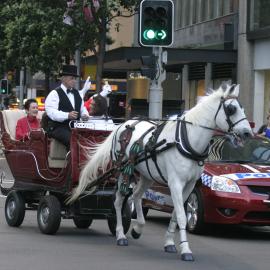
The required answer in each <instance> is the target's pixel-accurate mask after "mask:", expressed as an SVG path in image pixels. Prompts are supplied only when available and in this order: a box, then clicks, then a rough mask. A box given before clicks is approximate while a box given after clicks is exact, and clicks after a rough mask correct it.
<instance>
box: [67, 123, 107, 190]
mask: <svg viewBox="0 0 270 270" xmlns="http://www.w3.org/2000/svg"><path fill="white" fill-rule="evenodd" d="M110 133H111V131H104V130H92V129H82V128H74V129H72V135H71V164H72V180H73V185H76V184H77V183H78V181H79V175H80V171H81V169H82V167H83V166H84V165H85V163H86V162H87V159H88V157H87V156H88V154H89V153H90V151H91V147H93V146H95V145H96V144H97V143H100V142H103V141H104V140H105V139H106V137H107V136H109V134H110Z"/></svg>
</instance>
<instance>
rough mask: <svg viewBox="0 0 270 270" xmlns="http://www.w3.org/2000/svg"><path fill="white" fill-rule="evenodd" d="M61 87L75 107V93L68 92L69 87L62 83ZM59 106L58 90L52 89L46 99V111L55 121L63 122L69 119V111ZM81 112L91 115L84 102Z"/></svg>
mask: <svg viewBox="0 0 270 270" xmlns="http://www.w3.org/2000/svg"><path fill="white" fill-rule="evenodd" d="M61 88H62V89H63V90H64V92H65V94H66V95H67V97H68V99H69V100H70V103H71V105H72V107H73V108H74V105H75V98H74V94H72V93H67V88H66V87H65V86H64V85H63V84H61ZM58 106H59V95H58V93H57V92H56V90H52V91H51V92H50V93H49V95H48V96H47V98H46V100H45V111H46V113H47V114H48V116H49V117H50V118H51V119H52V120H53V121H57V122H63V121H65V120H67V119H68V112H63V111H60V110H58ZM74 110H75V108H74ZM80 113H81V115H84V114H86V115H88V116H89V114H88V112H87V109H86V108H85V107H84V103H83V102H82V104H81V109H80Z"/></svg>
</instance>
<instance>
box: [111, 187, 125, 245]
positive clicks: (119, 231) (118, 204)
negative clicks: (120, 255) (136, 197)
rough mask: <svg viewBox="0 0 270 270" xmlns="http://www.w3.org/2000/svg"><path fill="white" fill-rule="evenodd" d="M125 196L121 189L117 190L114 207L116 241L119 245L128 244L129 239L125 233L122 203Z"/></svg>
mask: <svg viewBox="0 0 270 270" xmlns="http://www.w3.org/2000/svg"><path fill="white" fill-rule="evenodd" d="M123 201H124V197H123V196H122V195H121V193H120V192H119V190H117V192H116V196H115V201H114V208H115V212H116V241H117V245H118V246H128V239H127V237H126V236H125V234H124V229H123V224H122V205H123Z"/></svg>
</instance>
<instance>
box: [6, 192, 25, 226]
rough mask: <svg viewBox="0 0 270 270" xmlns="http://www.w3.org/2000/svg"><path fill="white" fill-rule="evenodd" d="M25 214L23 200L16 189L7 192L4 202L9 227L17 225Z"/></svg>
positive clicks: (21, 221)
mask: <svg viewBox="0 0 270 270" xmlns="http://www.w3.org/2000/svg"><path fill="white" fill-rule="evenodd" d="M24 216H25V200H24V198H23V196H22V194H21V193H19V192H18V191H15V190H13V191H11V192H9V193H8V195H7V198H6V202H5V217H6V222H7V224H8V225H9V226H11V227H19V226H20V225H21V224H22V223H23V220H24Z"/></svg>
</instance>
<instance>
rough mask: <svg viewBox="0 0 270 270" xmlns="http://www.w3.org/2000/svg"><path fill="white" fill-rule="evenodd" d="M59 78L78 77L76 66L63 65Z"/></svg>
mask: <svg viewBox="0 0 270 270" xmlns="http://www.w3.org/2000/svg"><path fill="white" fill-rule="evenodd" d="M59 75H60V76H73V77H79V75H78V74H77V66H74V65H64V66H63V67H62V71H61V72H60V73H59Z"/></svg>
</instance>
